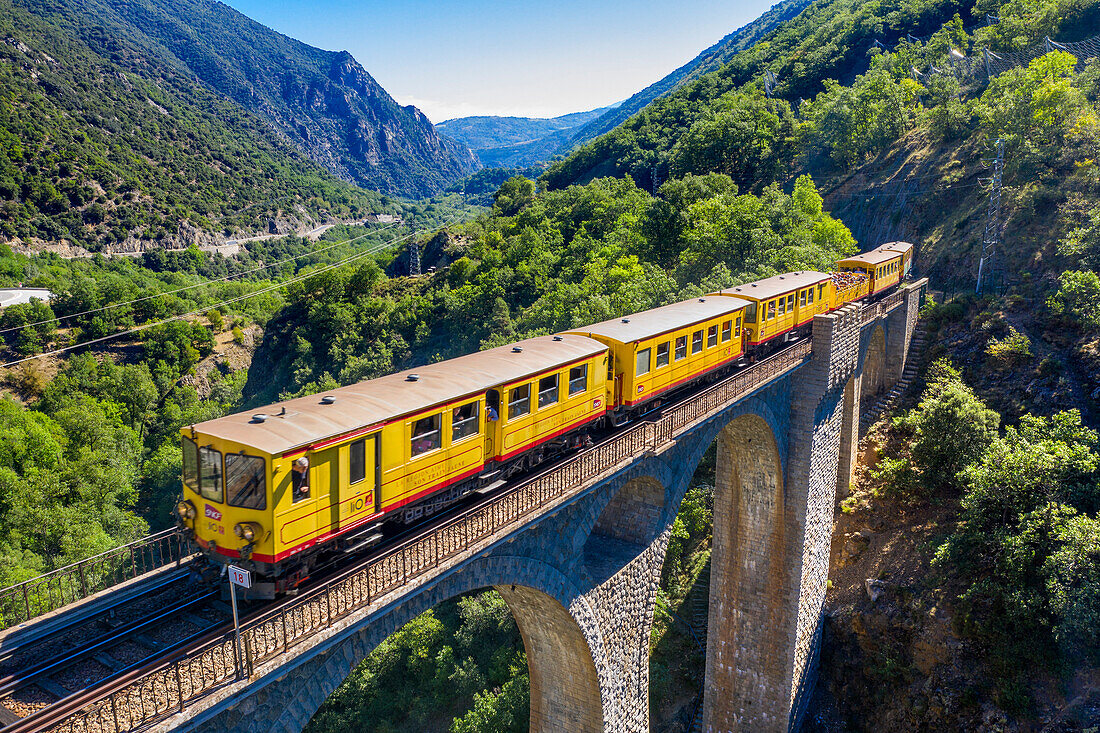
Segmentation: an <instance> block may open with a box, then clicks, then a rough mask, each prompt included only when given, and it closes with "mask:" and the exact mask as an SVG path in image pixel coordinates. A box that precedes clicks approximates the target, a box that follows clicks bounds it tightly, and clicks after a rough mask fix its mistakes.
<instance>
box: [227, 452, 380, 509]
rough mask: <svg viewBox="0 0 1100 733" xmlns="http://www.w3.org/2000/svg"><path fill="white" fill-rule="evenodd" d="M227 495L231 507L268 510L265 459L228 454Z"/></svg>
mask: <svg viewBox="0 0 1100 733" xmlns="http://www.w3.org/2000/svg"><path fill="white" fill-rule="evenodd" d="M360 442H362V441H360ZM225 493H226V495H227V496H228V497H229V506H236V507H240V508H241V509H267V466H266V465H265V464H264V459H263V458H260V457H259V456H246V455H242V454H240V453H228V454H226V456H225Z"/></svg>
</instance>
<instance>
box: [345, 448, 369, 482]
mask: <svg viewBox="0 0 1100 733" xmlns="http://www.w3.org/2000/svg"><path fill="white" fill-rule="evenodd" d="M366 477H367V441H366V440H365V439H362V438H361V439H359V440H357V441H355V442H354V443H352V444H351V445H349V446H348V483H350V484H357V483H359V482H360V481H362V480H363V479H365V478H366Z"/></svg>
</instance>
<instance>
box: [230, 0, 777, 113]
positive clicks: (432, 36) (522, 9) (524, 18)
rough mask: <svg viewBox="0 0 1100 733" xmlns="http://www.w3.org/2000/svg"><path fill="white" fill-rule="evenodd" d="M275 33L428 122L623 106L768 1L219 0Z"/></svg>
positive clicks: (760, 10)
mask: <svg viewBox="0 0 1100 733" xmlns="http://www.w3.org/2000/svg"><path fill="white" fill-rule="evenodd" d="M225 1H226V2H228V4H229V5H231V6H232V7H234V8H236V9H237V10H240V11H241V12H242V13H244V14H245V15H248V16H249V17H251V18H254V19H256V20H258V21H259V22H261V23H263V24H264V25H267V26H269V27H271V28H274V29H275V30H277V31H279V32H280V33H285V34H286V35H288V36H291V37H293V38H297V39H298V40H301V41H305V42H306V43H309V44H312V45H314V46H319V47H320V48H324V49H329V50H348V51H350V52H351V53H352V55H354V56H355V58H356V59H358V61H359V62H360V63H361V64H362V65H363V67H364V68H366V70H367V71H368V72H370V74H371V75H372V76H373V77H374V78H375V79H377V80H378V82H379V83H380V84H381V85H382V86H383V87H385V88H386V91H388V92H389V93H390V94H391V95H393V97H394V98H395V99H396V100H397V101H398V102H400V103H402V104H415V105H416V106H417V107H419V108H420V109H421V110H423V111H424V113H425V114H427V115H428V117H429V118H431V120H432V121H433V122H442V121H443V120H446V119H450V118H452V117H465V116H467V115H519V116H527V117H553V116H556V115H560V114H565V113H567V112H581V111H584V110H588V109H595V108H596V107H602V106H604V105H607V104H611V103H613V102H617V101H621V100H623V99H626V98H627V97H629V96H630V95H632V94H634V93H635V92H637V91H639V90H641V89H642V88H644V87H646V86H648V85H649V84H651V83H653V82H655V81H657V80H658V79H660V78H661V77H663V76H665V75H666V74H668V73H669V72H670V71H672V70H673V69H675V68H676V67H678V66H681V65H682V64H684V63H686V62H688V61H690V60H691V59H692V58H694V57H695V56H696V55H697V54H698V53H699V52H700V51H702V50H703V49H705V48H706V47H708V46H710V45H711V44H713V43H714V42H715V41H717V40H719V39H720V38H722V37H723V36H725V35H726V34H727V33H730V32H732V31H733V30H735V29H737V28H739V27H740V26H742V25H744V24H745V23H748V22H749V21H751V20H753V19H754V18H756V17H757V16H759V15H760V14H761V13H763V12H764V11H765V10H767V9H768V8H769V7H770V6H771V5H772V1H773V0H741V1H740V2H730V1H729V0H726V1H725V2H720V1H719V0H679V1H678V2H674V1H673V0H635V1H633V2H623V1H622V0H619V1H617V2H593V1H592V0H542V1H541V2H527V1H525V0H507V1H505V2H489V1H488V0H468V1H467V2H447V1H444V0H434V1H433V0H388V1H387V0H359V1H358V2H353V1H351V0H225Z"/></svg>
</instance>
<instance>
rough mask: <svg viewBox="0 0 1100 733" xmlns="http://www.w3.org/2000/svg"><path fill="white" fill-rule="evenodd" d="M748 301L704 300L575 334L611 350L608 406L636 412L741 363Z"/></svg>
mask: <svg viewBox="0 0 1100 733" xmlns="http://www.w3.org/2000/svg"><path fill="white" fill-rule="evenodd" d="M747 305H748V302H747V301H744V300H739V299H737V298H717V297H713V298H712V297H704V298H696V299H693V300H685V301H682V302H680V303H673V304H671V305H666V306H662V307H660V308H653V309H651V310H648V311H643V312H642V313H634V314H631V315H629V316H625V317H623V318H613V319H611V320H608V321H603V322H602V323H597V324H594V325H592V326H585V327H583V328H579V329H576V330H574V331H571V332H570V333H573V334H578V335H583V336H587V337H589V338H592V339H595V340H596V341H599V342H601V343H603V344H606V346H607V348H608V351H609V352H610V361H609V363H608V370H607V371H608V376H609V379H610V380H611V381H610V382H609V383H608V395H607V399H608V402H610V403H611V405H612V407H613V409H614V414H613V416H612V417H613V419H614V420H615V421H616V422H618V421H619V420H621V419H622V418H624V417H625V415H626V413H627V412H629V411H630V410H631V408H636V407H637V406H639V405H641V404H643V403H648V402H649V401H650V400H653V399H656V398H658V397H659V396H660V395H662V394H664V393H666V392H668V391H669V390H671V389H675V388H676V387H679V386H681V385H684V384H687V383H689V382H691V381H692V380H694V379H697V378H699V377H700V376H702V375H704V374H709V373H711V372H714V371H715V370H717V369H719V368H721V367H722V366H724V365H727V364H732V363H733V362H735V361H737V359H739V358H740V356H741V354H742V344H741V330H742V328H743V326H744V321H743V319H744V315H743V312H742V311H743V310H744V308H745V307H746V306H747Z"/></svg>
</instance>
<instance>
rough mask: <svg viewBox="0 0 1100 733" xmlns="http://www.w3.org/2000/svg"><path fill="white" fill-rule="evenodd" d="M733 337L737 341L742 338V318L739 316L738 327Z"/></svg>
mask: <svg viewBox="0 0 1100 733" xmlns="http://www.w3.org/2000/svg"><path fill="white" fill-rule="evenodd" d="M733 337H734V338H737V339H739V338H741V316H737V325H736V327H735V328H734V330H733Z"/></svg>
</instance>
